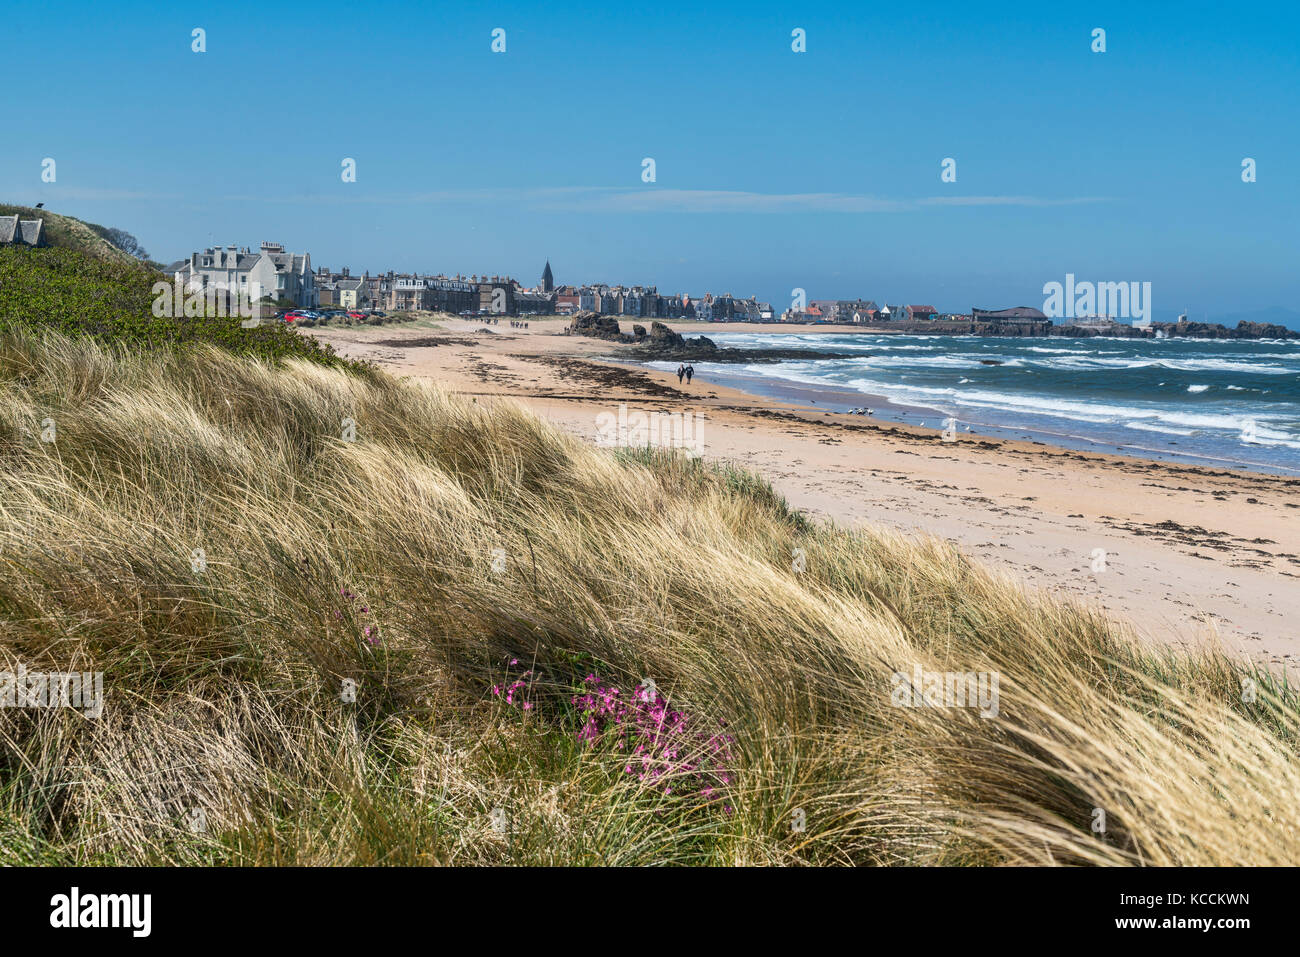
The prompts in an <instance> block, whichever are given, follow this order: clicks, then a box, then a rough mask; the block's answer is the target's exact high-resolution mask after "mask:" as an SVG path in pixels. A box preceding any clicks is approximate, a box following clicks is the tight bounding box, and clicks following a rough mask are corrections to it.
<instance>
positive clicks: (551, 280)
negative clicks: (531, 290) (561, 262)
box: [538, 259, 555, 293]
mask: <svg viewBox="0 0 1300 957" xmlns="http://www.w3.org/2000/svg"><path fill="white" fill-rule="evenodd" d="M538 288H539V289H541V291H542V292H544V293H552V292H555V277H554V276H553V275H551V261H550V260H549V259H548V260H546V268H545V269H543V270H542V283H541V285H540V286H539V287H538Z"/></svg>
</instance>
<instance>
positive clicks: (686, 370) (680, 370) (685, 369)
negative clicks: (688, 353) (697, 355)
mask: <svg viewBox="0 0 1300 957" xmlns="http://www.w3.org/2000/svg"><path fill="white" fill-rule="evenodd" d="M693 375H695V366H683V365H679V366H678V367H677V381H678V382H679V383H680V382H681V381H682V376H685V377H686V384H687V385H690V384H691V376H693Z"/></svg>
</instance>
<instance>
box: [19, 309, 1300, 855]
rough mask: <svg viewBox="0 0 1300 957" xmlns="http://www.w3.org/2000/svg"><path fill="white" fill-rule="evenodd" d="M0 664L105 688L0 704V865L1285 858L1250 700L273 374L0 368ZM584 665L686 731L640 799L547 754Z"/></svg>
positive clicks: (1207, 673) (702, 471)
mask: <svg viewBox="0 0 1300 957" xmlns="http://www.w3.org/2000/svg"><path fill="white" fill-rule="evenodd" d="M46 418H49V419H52V420H53V422H54V423H55V425H56V427H57V437H56V438H55V441H53V442H42V441H41V440H40V432H41V426H40V423H41V422H42V420H44V419H46ZM345 418H350V419H353V420H355V423H356V435H355V441H348V440H346V439H345V438H344V437H343V426H342V420H343V419H345ZM200 548H201V549H203V554H204V562H205V563H206V567H201V570H197V571H196V562H195V549H200ZM794 549H803V550H804V554H805V555H806V570H804V571H802V572H796V571H795V570H794V569H793V567H792V564H793V563H792V555H793V554H794ZM497 550H499V551H497ZM200 565H201V563H200ZM363 609H364V610H363ZM367 629H369V632H368V633H367ZM0 657H2V658H3V664H0V670H3V669H8V670H11V671H12V670H14V669H15V668H16V666H17V664H18V663H19V662H22V663H23V664H25V665H26V666H27V667H28V668H29V669H38V668H45V669H49V670H58V671H71V670H81V671H102V672H103V673H104V685H105V692H106V703H105V709H104V714H103V716H102V717H101V718H99V719H98V720H93V719H87V718H85V717H83V716H81V715H80V714H78V713H76V712H73V711H69V710H66V709H64V710H37V709H4V710H0V862H3V863H74V862H75V863H84V862H90V863H200V862H216V863H231V864H291V863H300V864H351V863H361V864H373V863H385V864H409V863H450V864H468V863H488V862H493V863H495V862H511V863H526V864H538V863H564V864H597V863H610V864H649V863H691V864H790V863H811V864H999V863H1052V864H1075V863H1085V864H1130V863H1140V864H1295V863H1297V862H1300V830H1298V829H1297V824H1298V823H1300V805H1297V802H1296V800H1295V795H1296V794H1297V793H1300V760H1298V759H1297V740H1298V739H1297V729H1298V727H1300V722H1298V721H1297V702H1296V698H1295V696H1294V694H1293V691H1292V690H1289V689H1286V688H1282V687H1279V686H1278V685H1276V684H1275V683H1274V682H1272V681H1271V680H1270V679H1269V677H1268V676H1267V675H1266V674H1262V673H1256V672H1254V671H1252V670H1250V669H1249V667H1247V666H1243V665H1240V664H1235V663H1233V662H1231V661H1229V660H1228V659H1226V658H1224V657H1222V656H1221V655H1218V654H1215V653H1212V652H1205V653H1201V654H1187V653H1181V652H1173V651H1155V650H1151V649H1149V648H1142V647H1139V646H1138V645H1137V644H1135V643H1134V641H1133V640H1132V639H1131V637H1130V635H1129V634H1128V633H1127V631H1126V630H1125V628H1124V627H1123V626H1122V625H1119V624H1115V623H1112V622H1109V621H1107V620H1105V619H1103V618H1101V617H1098V616H1097V615H1096V614H1094V613H1093V612H1090V611H1088V610H1085V609H1082V608H1080V607H1076V606H1073V605H1068V604H1061V603H1058V602H1054V601H1051V600H1047V599H1045V598H1043V597H1040V596H1035V595H1032V594H1029V593H1026V592H1025V591H1023V590H1021V589H1020V588H1018V587H1017V586H1015V585H1014V584H1013V583H1011V582H1010V581H1008V580H1006V579H1005V578H1003V577H1000V576H999V574H998V573H996V572H995V571H993V570H990V569H988V568H985V567H982V566H979V565H977V564H975V563H974V562H972V561H971V560H970V559H968V558H966V557H964V556H963V555H961V554H960V553H959V552H957V551H955V550H954V549H952V548H951V547H949V546H948V545H946V544H943V543H941V542H937V541H933V540H919V539H908V538H903V537H900V536H898V535H894V534H889V533H885V532H878V531H862V532H849V531H846V530H843V529H838V528H834V527H830V526H826V525H820V524H817V525H814V524H812V523H810V522H808V521H806V520H804V519H803V518H802V517H801V516H799V515H797V514H795V513H792V512H791V511H790V510H789V509H788V508H787V507H786V506H785V504H784V503H783V502H782V501H781V500H780V498H779V497H778V496H776V495H775V494H774V493H773V492H772V490H771V489H770V488H769V487H768V486H767V485H766V484H765V483H763V482H762V481H761V480H759V479H756V478H755V477H753V476H751V475H748V474H746V473H743V472H740V471H736V470H733V469H730V468H727V467H715V466H709V465H701V464H700V463H698V462H693V461H691V460H688V459H685V458H681V457H674V456H672V455H669V454H666V453H650V452H646V451H640V452H623V453H614V452H611V451H607V450H600V449H596V448H593V447H590V446H587V445H584V444H583V443H581V442H579V441H578V440H576V439H574V438H571V437H568V436H566V435H564V434H562V433H560V432H558V431H556V430H555V429H553V428H550V427H548V426H547V425H546V424H544V423H543V422H541V421H539V420H538V419H536V418H535V417H533V416H531V415H530V414H528V413H526V412H525V411H523V410H521V409H518V408H516V407H513V406H511V405H508V404H504V403H501V404H493V405H491V406H490V407H489V406H486V405H482V404H475V403H473V402H471V401H469V400H466V399H460V398H457V397H453V396H449V395H446V394H443V393H441V392H439V391H437V390H435V389H432V388H424V387H420V386H417V385H413V384H409V383H402V382H399V381H397V380H395V379H393V378H390V377H388V376H386V375H384V374H382V373H374V374H366V375H358V374H355V373H352V372H349V371H346V370H341V369H334V368H328V367H325V366H322V365H319V364H314V363H309V362H306V361H300V360H289V361H286V362H284V363H282V364H279V365H271V364H266V363H264V362H261V361H257V360H253V359H247V358H239V357H235V356H232V355H230V354H228V353H226V352H222V351H218V350H216V349H203V348H195V349H188V350H186V351H184V352H181V353H171V352H168V351H162V352H160V353H156V354H153V355H150V356H145V357H140V356H126V355H123V354H119V353H115V352H113V351H112V350H111V349H110V347H107V346H104V345H102V344H96V343H94V342H92V341H89V340H84V339H78V340H70V339H63V338H58V337H50V338H37V337H36V336H35V335H34V334H31V333H27V332H24V331H22V330H17V331H13V332H11V333H9V334H7V335H5V336H3V337H0ZM511 661H517V662H518V664H515V665H512V664H511V663H510V662H511ZM917 665H920V666H921V667H923V668H925V669H927V670H931V671H962V672H967V671H976V672H996V673H997V674H998V675H999V678H1000V706H999V710H998V714H997V716H996V717H983V716H981V715H980V713H979V712H978V711H976V710H974V709H970V708H909V707H898V706H896V705H894V704H892V703H891V693H890V692H891V675H892V674H893V673H894V672H895V671H902V672H906V673H908V674H910V673H911V672H912V670H913V668H914V667H915V666H917ZM590 675H595V676H597V678H598V681H601V682H608V683H610V684H612V685H616V686H618V688H620V689H621V697H622V698H624V699H626V698H629V697H631V696H632V695H634V694H635V689H636V688H637V686H638V685H639V684H641V683H642V682H643V681H644V680H645V679H651V680H652V681H653V682H654V685H655V687H657V689H658V692H659V693H661V694H663V695H665V696H666V697H667V699H668V702H669V705H670V707H671V709H673V710H675V711H677V712H679V713H680V714H681V715H686V716H688V717H687V718H686V719H684V720H687V721H688V722H689V723H688V724H687V725H686V727H687V728H688V729H689V730H687V731H686V732H684V733H683V734H681V735H679V736H678V737H677V738H676V739H674V740H675V742H676V745H675V747H676V750H677V751H678V752H680V753H678V754H666V753H665V754H664V755H662V757H663V758H664V761H663V762H662V764H661V766H660V769H665V768H666V770H665V771H664V773H663V774H658V775H655V774H650V773H646V772H643V771H642V772H640V773H638V770H639V769H640V768H644V767H646V765H645V763H644V761H643V762H642V763H641V764H640V765H637V764H636V763H635V759H634V758H633V757H632V756H630V754H629V751H630V748H628V747H624V748H621V749H620V748H619V746H618V740H617V738H616V735H615V734H614V733H613V732H612V731H611V730H609V726H606V727H605V729H604V730H602V731H601V733H600V734H599V735H590V734H588V735H581V734H580V732H582V730H583V728H584V723H586V722H587V715H585V714H584V713H583V711H584V709H583V706H582V705H581V704H575V703H574V698H575V697H576V696H580V695H582V694H584V693H586V692H587V691H589V690H590V689H591V688H592V687H593V682H591V681H587V680H585V679H587V678H588V676H590ZM348 682H354V683H355V701H349V700H345V699H346V698H348V697H349V695H348V693H347V689H348V688H349V687H350V685H349V684H348ZM1243 682H1247V687H1248V688H1250V689H1252V690H1253V692H1254V693H1253V694H1243ZM1249 682H1253V683H1254V684H1253V685H1250V684H1249ZM494 686H495V687H496V688H498V689H500V690H501V692H502V693H500V694H494V692H493V689H494ZM507 689H508V690H507ZM508 696H509V697H510V698H511V700H510V701H507V697H508ZM1252 698H1253V700H1250V699H1252ZM525 703H526V704H527V707H526V708H525V707H524V704H525ZM630 740H631V741H632V742H635V741H636V740H638V739H637V738H636V737H635V736H634V737H632V738H631V739H630ZM718 740H722V741H724V742H725V743H724V744H723V745H721V746H718V745H717V741H718ZM629 768H630V769H631V771H629ZM701 769H705V771H706V773H705V774H704V777H705V778H707V781H708V782H709V783H708V785H707V788H708V791H707V793H706V792H705V791H704V790H702V785H701V780H702V778H701V774H702V771H701ZM1098 808H1099V809H1102V811H1104V813H1105V822H1106V828H1105V833H1104V834H1100V835H1099V834H1096V833H1094V832H1093V831H1092V829H1091V825H1092V824H1093V822H1094V820H1096V819H1097V817H1096V813H1095V811H1094V809H1098ZM498 809H499V810H498ZM196 821H199V822H201V824H197V825H196V823H195V822H196ZM796 821H799V822H800V823H802V824H803V825H804V826H803V828H802V829H796V828H795V827H794V826H792V825H793V824H794V822H796Z"/></svg>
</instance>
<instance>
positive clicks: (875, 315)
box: [849, 300, 880, 323]
mask: <svg viewBox="0 0 1300 957" xmlns="http://www.w3.org/2000/svg"><path fill="white" fill-rule="evenodd" d="M849 318H850V319H852V320H853V321H854V322H858V323H863V322H876V321H877V320H878V319H879V318H880V309H879V307H878V306H877V305H876V304H875V303H874V302H871V301H870V300H868V301H867V302H860V303H858V305H857V306H856V307H855V308H854V310H853V313H852V315H850V316H849Z"/></svg>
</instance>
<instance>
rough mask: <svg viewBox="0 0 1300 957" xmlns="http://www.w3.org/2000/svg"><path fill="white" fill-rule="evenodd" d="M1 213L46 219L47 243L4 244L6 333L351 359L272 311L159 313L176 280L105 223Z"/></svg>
mask: <svg viewBox="0 0 1300 957" xmlns="http://www.w3.org/2000/svg"><path fill="white" fill-rule="evenodd" d="M0 211H11V212H19V213H20V214H21V215H23V216H24V217H27V216H43V217H45V220H46V223H45V227H46V233H45V239H46V242H47V244H48V245H47V246H45V247H42V248H38V249H33V248H30V247H26V246H3V247H0V332H3V331H4V330H10V329H35V330H48V331H53V332H58V333H61V334H64V335H89V336H94V337H97V338H99V339H101V340H102V341H105V342H109V343H115V344H120V345H125V346H129V347H131V348H136V349H157V348H164V347H165V348H186V347H189V346H194V345H201V344H213V345H217V346H220V347H222V348H224V349H227V350H230V351H232V352H235V353H240V354H244V355H251V356H257V357H260V358H263V359H281V358H285V357H291V356H292V357H299V358H304V359H309V360H312V361H316V362H322V363H326V364H330V365H345V364H346V363H345V362H344V360H342V359H340V358H338V357H337V356H335V355H334V353H333V350H331V349H330V348H329V347H328V346H322V345H321V344H320V343H319V342H317V341H316V340H315V339H313V338H312V337H310V336H304V335H299V334H298V332H297V331H296V330H295V329H294V328H292V327H289V326H286V325H285V324H284V323H277V322H275V321H274V320H273V319H271V318H269V314H268V318H267V319H266V320H264V321H263V322H262V324H261V325H260V326H258V327H256V328H251V329H245V328H243V327H242V326H241V323H240V320H239V319H238V318H232V317H227V316H216V315H202V316H188V317H187V316H184V315H180V316H166V315H162V316H156V315H154V308H153V305H154V300H155V298H156V296H157V294H156V293H155V291H154V287H155V284H157V283H160V282H162V283H167V284H169V285H170V284H171V281H172V277H170V276H167V275H164V274H163V273H161V272H159V271H158V270H157V269H156V268H155V267H154V266H152V265H150V264H148V263H144V262H141V261H140V260H138V259H136V258H135V257H133V256H130V255H128V254H127V253H125V252H122V251H121V250H120V249H117V248H116V247H114V246H113V245H112V244H111V243H108V242H107V241H106V240H104V239H102V238H101V237H100V236H99V235H97V234H96V232H95V230H96V229H102V228H103V227H97V226H93V225H90V224H86V223H83V222H81V221H80V220H77V219H72V218H71V217H66V216H59V215H58V214H55V213H50V212H49V211H48V210H43V209H42V210H31V209H27V208H25V207H16V206H2V207H0ZM173 311H175V310H174V309H173ZM357 368H359V367H357Z"/></svg>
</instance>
